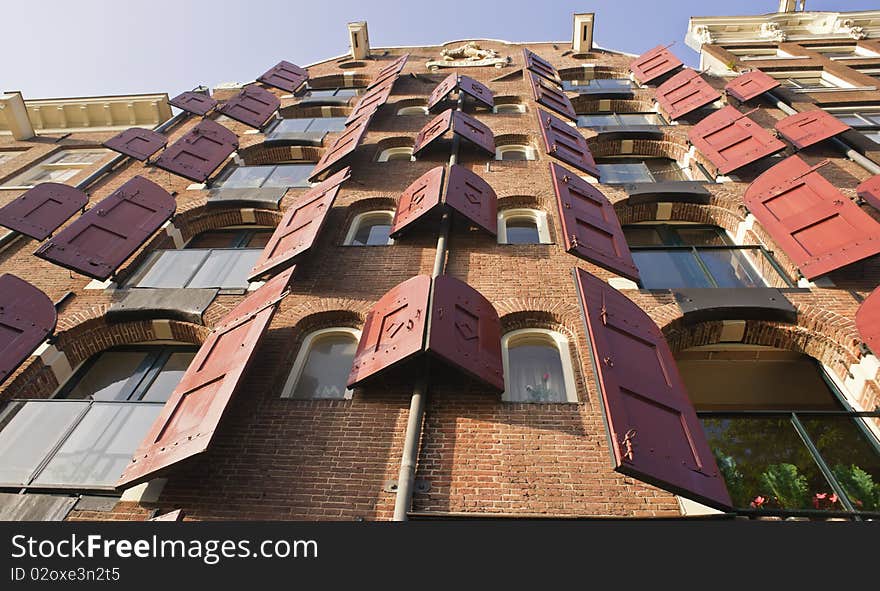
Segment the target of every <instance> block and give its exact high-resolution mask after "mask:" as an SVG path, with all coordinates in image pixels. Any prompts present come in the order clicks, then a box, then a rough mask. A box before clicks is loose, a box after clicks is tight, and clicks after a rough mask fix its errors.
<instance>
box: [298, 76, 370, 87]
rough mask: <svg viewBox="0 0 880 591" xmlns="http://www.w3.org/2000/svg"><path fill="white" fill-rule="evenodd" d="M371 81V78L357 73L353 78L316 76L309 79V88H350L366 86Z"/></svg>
mask: <svg viewBox="0 0 880 591" xmlns="http://www.w3.org/2000/svg"><path fill="white" fill-rule="evenodd" d="M371 80H372V76H370V75H367V74H362V73H357V74H355V75H354V76H346V75H345V74H342V73H340V74H330V75H329V76H318V77H316V78H309V88H314V89H320V88H342V87H352V86H366V85H368V84H369V83H370V81H371Z"/></svg>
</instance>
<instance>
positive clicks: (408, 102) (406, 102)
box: [388, 98, 428, 113]
mask: <svg viewBox="0 0 880 591" xmlns="http://www.w3.org/2000/svg"><path fill="white" fill-rule="evenodd" d="M427 105H428V101H427V99H423V98H408V99H401V100H399V101H395V102H393V103H388V107H389V108H390V109H391V111H392V112H394V113H396V112H397V111H399V110H400V109H405V108H407V107H425V106H427Z"/></svg>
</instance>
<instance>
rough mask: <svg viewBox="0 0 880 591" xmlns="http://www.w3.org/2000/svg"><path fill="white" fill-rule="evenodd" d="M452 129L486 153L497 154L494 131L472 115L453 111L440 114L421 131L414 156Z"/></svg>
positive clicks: (449, 110)
mask: <svg viewBox="0 0 880 591" xmlns="http://www.w3.org/2000/svg"><path fill="white" fill-rule="evenodd" d="M450 129H451V130H452V132H453V133H455V134H457V135H459V136H461V137H462V138H464V139H466V140H468V141H470V142H472V143H474V144H475V145H477V146H478V147H480V148H482V149H483V150H485V151H486V152H489V153H490V154H495V137H494V136H493V135H492V130H491V129H489V127H488V126H487V125H486V124H484V123H482V122H480V121H478V120H477V119H474V118H473V117H471V116H470V115H467V114H465V113H462V112H461V111H454V110H452V109H447V110H446V111H444V112H442V113H440V114H439V115H437V116H436V117H434V118H433V119H432V120H431V121H429V122H428V124H427V125H425V126H424V127H423V128H422V130H421V131H419V134H418V135H417V136H416V141H415V144H414V145H413V154H418V153H419V152H421V151H422V150H423V149H424V148H425V147H426V146H428V145H429V144H431V143H432V142H434V141H435V140H437V139H438V138H440V137H443V135H445V134H446V132H447V131H449V130H450Z"/></svg>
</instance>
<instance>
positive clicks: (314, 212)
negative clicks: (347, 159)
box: [248, 168, 351, 281]
mask: <svg viewBox="0 0 880 591" xmlns="http://www.w3.org/2000/svg"><path fill="white" fill-rule="evenodd" d="M350 170H351V169H350V168H344V169H342V170H340V171H339V172H337V173H336V174H334V175H333V176H331V177H329V178H328V179H327V180H325V181H324V182H322V183H320V184H319V185H317V186H315V187H312V188H311V189H309V190H308V191H307V192H306V193H305V194H304V195H301V196H300V197H298V198H297V199H296V201H294V202H293V203H292V204H291V205H290V207H289V208H288V209H287V212H286V213H285V214H284V217H283V218H281V222H279V224H278V227H277V228H275V232H274V233H273V234H272V237H271V238H270V239H269V242H268V243H267V244H266V246H265V248H263V254H261V255H260V259H259V260H258V261H257V262H256V264H255V265H254V268H253V269H251V272H250V275H249V276H248V280H249V281H256V280H257V279H259V278H260V277H262V276H264V275H266V274H268V273H273V272H276V271H278V270H279V269H281V268H283V267H287V266H289V265H291V264H293V262H294V261H295V259H296V258H297V257H299V256H301V255H302V254H303V253H304V252H306V251H307V250H308V249H309V248H311V246H312V244H314V243H315V239H317V237H318V234H319V233H320V232H321V228H323V227H324V222H326V221H327V215H328V214H329V213H330V209H331V208H332V207H333V201H335V199H336V194H337V193H338V192H339V186H340V185H341V184H342V183H343V182H345V181H346V179H348V177H349V173H350Z"/></svg>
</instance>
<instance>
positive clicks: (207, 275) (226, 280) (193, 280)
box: [127, 228, 273, 289]
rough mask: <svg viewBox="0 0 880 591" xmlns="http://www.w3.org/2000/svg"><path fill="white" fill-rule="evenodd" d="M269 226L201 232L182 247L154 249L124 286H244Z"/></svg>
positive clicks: (268, 232)
mask: <svg viewBox="0 0 880 591" xmlns="http://www.w3.org/2000/svg"><path fill="white" fill-rule="evenodd" d="M272 232H273V230H272V229H271V228H246V229H245V228H242V229H223V230H212V231H209V232H202V233H201V234H198V235H197V236H195V237H194V238H193V239H192V240H190V241H189V243H188V244H187V245H186V246H185V247H184V248H182V249H175V250H157V251H156V252H153V253H151V254H150V256H149V258H147V260H146V262H145V263H144V264H143V265H142V266H141V267H140V268H139V269H138V271H137V272H136V273H135V274H134V275H133V276H132V278H131V280H130V281H129V282H128V284H127V287H152V288H184V287H192V288H197V287H205V288H218V289H247V288H248V286H249V283H248V280H247V276H248V273H249V272H250V270H251V269H252V268H253V266H254V265H255V264H256V262H257V260H258V259H259V258H260V255H261V254H262V252H263V247H264V246H266V244H267V243H268V242H269V238H270V237H271V236H272Z"/></svg>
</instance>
